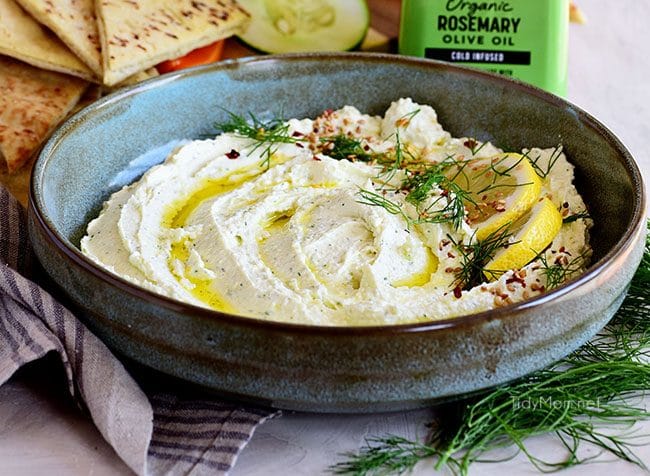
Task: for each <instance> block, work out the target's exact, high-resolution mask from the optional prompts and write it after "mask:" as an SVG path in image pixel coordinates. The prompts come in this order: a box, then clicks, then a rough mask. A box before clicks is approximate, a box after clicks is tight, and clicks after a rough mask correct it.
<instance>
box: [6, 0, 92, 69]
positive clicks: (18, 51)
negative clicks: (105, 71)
mask: <svg viewBox="0 0 650 476" xmlns="http://www.w3.org/2000/svg"><path fill="white" fill-rule="evenodd" d="M0 54H4V55H7V56H11V57H13V58H16V59H19V60H21V61H24V62H26V63H29V64H31V65H34V66H37V67H39V68H43V69H49V70H52V71H58V72H60V73H68V74H71V75H73V76H79V77H81V78H86V79H93V77H94V75H93V72H92V71H91V70H90V69H89V68H88V67H87V66H86V65H85V64H84V63H83V62H82V61H81V60H80V59H79V58H77V57H76V56H75V55H74V53H72V51H70V50H69V49H68V48H67V47H66V46H65V45H64V44H63V43H62V42H61V40H59V38H57V36H56V35H54V34H53V33H51V32H50V31H48V30H46V29H45V28H44V27H43V26H42V25H41V24H40V23H38V22H37V21H36V20H34V18H32V17H31V16H30V15H29V14H27V12H25V10H23V9H22V8H21V7H20V6H19V5H18V4H17V3H16V2H15V1H14V0H0Z"/></svg>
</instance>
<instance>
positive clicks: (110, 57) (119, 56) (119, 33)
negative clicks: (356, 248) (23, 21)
mask: <svg viewBox="0 0 650 476" xmlns="http://www.w3.org/2000/svg"><path fill="white" fill-rule="evenodd" d="M95 6H96V8H97V21H98V27H99V37H100V40H101V46H102V60H103V64H102V65H103V68H104V83H105V84H107V85H109V86H111V85H113V84H116V83H118V82H120V81H122V80H123V79H125V78H127V77H128V76H131V75H132V74H134V73H136V72H138V71H141V70H144V69H147V68H149V67H151V66H154V65H156V64H158V63H160V62H162V61H165V60H168V59H173V58H177V57H179V56H183V55H185V54H187V53H189V52H190V51H192V50H194V49H196V48H199V47H201V46H206V45H208V44H210V43H213V42H215V41H217V40H220V39H222V38H226V37H228V36H231V35H233V34H235V33H238V32H239V31H240V29H241V28H243V27H244V25H245V23H246V22H247V21H248V18H249V15H248V13H247V12H246V11H245V10H244V9H242V8H241V7H240V6H239V5H238V4H237V2H236V1H234V0H203V1H194V0H96V3H95Z"/></svg>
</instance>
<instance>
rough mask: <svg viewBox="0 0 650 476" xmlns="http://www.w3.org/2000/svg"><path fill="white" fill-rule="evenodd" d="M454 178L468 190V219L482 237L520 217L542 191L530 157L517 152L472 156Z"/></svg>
mask: <svg viewBox="0 0 650 476" xmlns="http://www.w3.org/2000/svg"><path fill="white" fill-rule="evenodd" d="M452 180H453V181H454V182H455V183H456V184H457V185H458V186H459V187H460V188H462V189H463V190H465V191H466V192H468V197H467V200H465V208H466V209H467V220H468V223H469V224H470V226H472V227H474V228H475V229H476V239H477V240H479V241H482V240H484V239H485V238H486V237H488V236H490V235H491V234H493V233H495V232H497V231H498V230H500V229H503V228H505V227H506V226H508V224H509V223H514V222H515V221H517V219H519V218H520V217H521V216H523V215H524V214H525V213H526V212H528V211H529V210H530V209H531V207H532V206H533V205H534V204H535V202H536V201H537V200H538V199H539V197H540V195H541V192H542V181H541V179H540V178H539V176H538V175H537V174H536V173H535V169H534V168H533V166H532V165H531V163H530V161H529V160H528V159H527V158H526V157H524V156H523V155H521V154H514V153H508V154H499V155H497V156H494V157H491V158H488V159H477V160H471V161H469V162H467V163H466V164H463V165H462V166H458V167H455V172H454V176H453V177H452Z"/></svg>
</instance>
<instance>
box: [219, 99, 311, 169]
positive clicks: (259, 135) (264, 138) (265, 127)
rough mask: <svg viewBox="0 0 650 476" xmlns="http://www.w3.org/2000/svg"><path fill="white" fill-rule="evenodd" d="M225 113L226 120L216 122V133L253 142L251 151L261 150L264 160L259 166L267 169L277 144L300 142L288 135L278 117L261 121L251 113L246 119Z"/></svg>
mask: <svg viewBox="0 0 650 476" xmlns="http://www.w3.org/2000/svg"><path fill="white" fill-rule="evenodd" d="M225 112H226V113H227V114H228V120H227V121H224V122H216V123H215V124H214V127H215V129H216V130H217V131H218V132H228V133H232V134H236V135H238V136H239V137H244V138H248V139H252V140H253V141H255V143H254V145H253V147H252V149H251V151H252V152H254V151H256V150H257V149H259V148H260V147H262V148H263V151H262V157H264V160H262V162H261V163H260V166H262V167H265V168H267V169H268V168H269V167H270V165H271V156H272V155H273V154H274V153H275V152H276V150H277V146H278V145H279V144H295V143H296V142H300V141H301V140H302V139H301V138H299V137H293V136H291V135H290V134H289V125H288V124H287V123H286V122H285V121H284V119H282V118H280V117H275V118H273V119H271V120H269V121H262V120H260V119H258V118H257V117H256V116H255V115H254V114H253V113H251V112H249V113H248V116H249V117H248V119H247V118H246V117H244V116H240V115H238V114H235V113H234V112H231V111H227V110H226V111H225Z"/></svg>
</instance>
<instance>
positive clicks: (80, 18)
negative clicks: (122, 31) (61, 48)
mask: <svg viewBox="0 0 650 476" xmlns="http://www.w3.org/2000/svg"><path fill="white" fill-rule="evenodd" d="M18 3H19V4H20V5H21V6H22V7H23V8H24V9H25V10H26V11H27V12H29V13H30V14H31V15H32V16H33V17H34V18H36V20H38V21H39V22H41V23H42V24H43V25H45V26H47V27H48V28H49V29H50V30H52V31H53V32H54V33H56V35H57V36H58V37H59V38H60V39H61V40H62V41H63V43H65V44H66V45H67V46H68V48H70V49H71V50H72V51H73V52H74V53H75V54H76V55H77V56H78V57H79V59H81V61H83V62H84V63H85V64H86V65H87V66H88V67H89V68H90V69H91V70H93V72H94V73H95V74H96V75H97V77H99V78H101V76H102V58H101V54H100V46H99V33H98V32H97V20H96V18H95V4H94V0H56V1H55V2H53V1H52V0H18Z"/></svg>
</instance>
